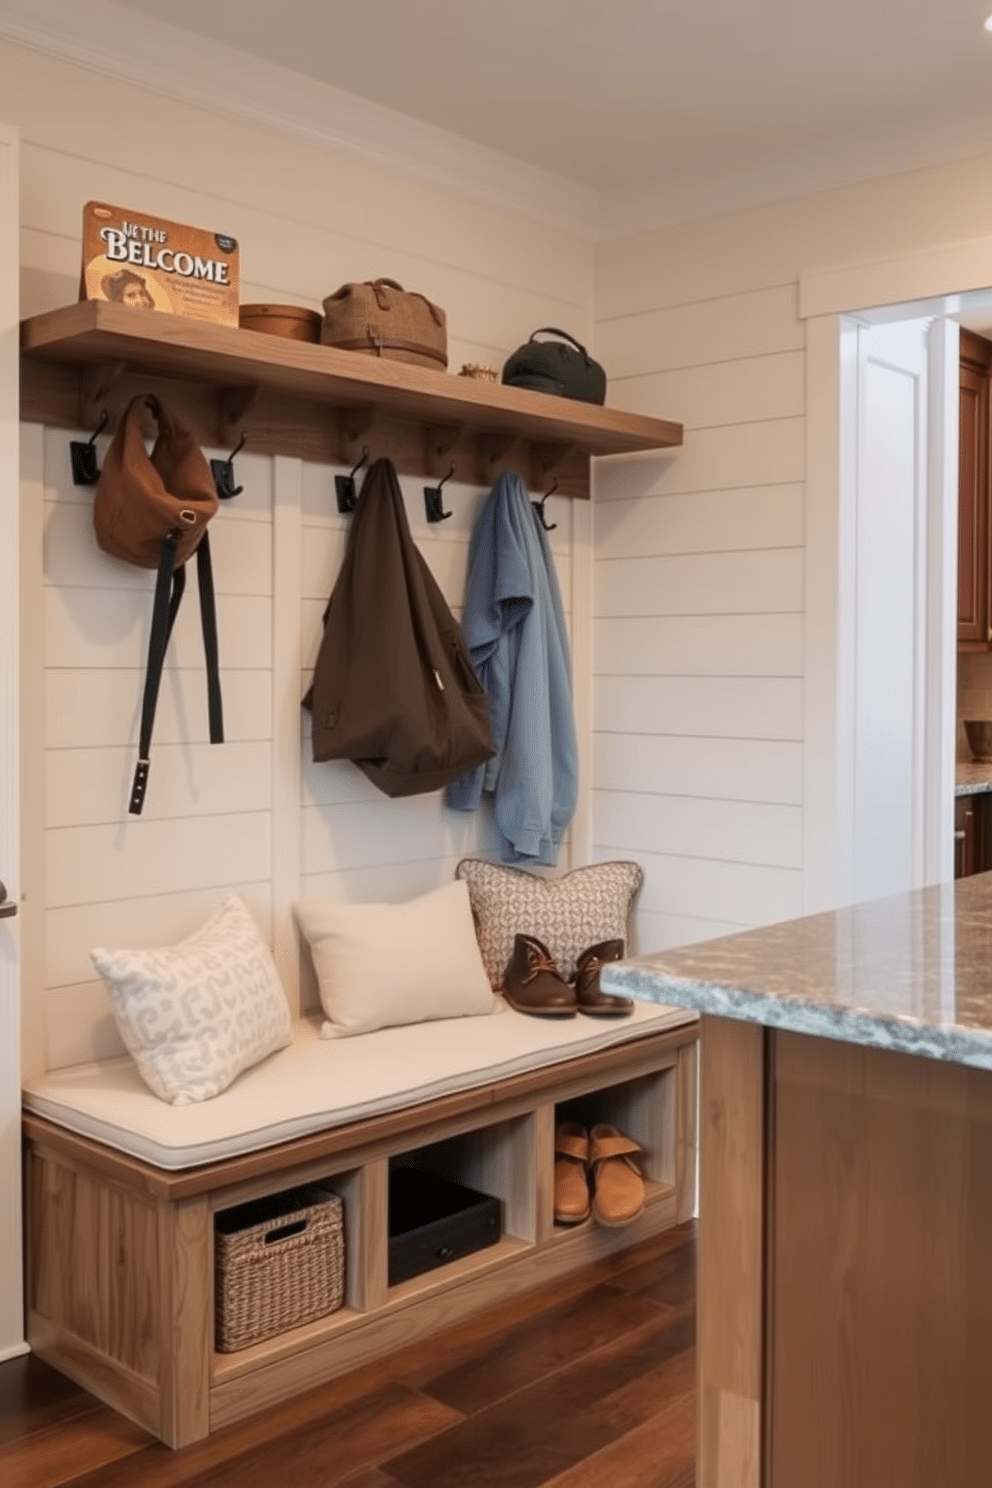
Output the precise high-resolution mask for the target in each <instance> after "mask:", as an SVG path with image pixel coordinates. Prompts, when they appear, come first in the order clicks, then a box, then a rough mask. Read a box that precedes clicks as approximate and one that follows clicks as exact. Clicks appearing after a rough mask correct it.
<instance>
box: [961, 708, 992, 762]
mask: <svg viewBox="0 0 992 1488" xmlns="http://www.w3.org/2000/svg"><path fill="white" fill-rule="evenodd" d="M964 731H965V734H966V735H967V737H968V747H969V748H970V750H971V752H972V754H973V755H974V757H975V759H976V760H992V719H989V718H966V719H965V721H964Z"/></svg>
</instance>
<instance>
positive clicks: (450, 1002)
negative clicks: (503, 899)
mask: <svg viewBox="0 0 992 1488" xmlns="http://www.w3.org/2000/svg"><path fill="white" fill-rule="evenodd" d="M296 917H297V919H298V920H299V923H300V928H301V929H302V931H303V934H304V935H305V936H306V938H307V942H308V943H309V946H310V951H311V954H312V956H313V964H314V970H315V971H316V973H317V984H318V987H319V989H320V1002H321V1006H322V1007H323V1009H324V1014H325V1016H326V1018H327V1022H326V1023H325V1024H324V1026H323V1028H322V1029H321V1032H322V1034H323V1036H324V1038H339V1037H342V1036H345V1035H348V1034H354V1033H371V1032H372V1030H373V1029H375V1028H390V1027H393V1026H395V1025H396V1024H400V1023H426V1022H427V1021H429V1020H430V1019H434V1018H464V1017H469V1016H474V1015H477V1014H481V1013H492V1012H494V1011H495V1010H496V1007H497V1003H496V999H495V998H494V997H493V994H492V989H491V987H490V985H489V978H488V977H487V976H486V969H485V967H484V966H483V964H482V957H481V955H480V954H479V946H478V942H477V941H476V938H475V927H474V926H473V923H472V910H471V907H470V905H469V899H468V890H467V888H466V887H465V885H464V884H463V883H450V884H445V885H444V887H443V888H440V889H433V890H432V891H431V892H430V893H429V894H422V895H421V896H420V898H418V899H410V900H407V901H406V903H404V904H343V903H339V902H337V901H335V900H306V901H304V902H302V903H300V904H297V905H296Z"/></svg>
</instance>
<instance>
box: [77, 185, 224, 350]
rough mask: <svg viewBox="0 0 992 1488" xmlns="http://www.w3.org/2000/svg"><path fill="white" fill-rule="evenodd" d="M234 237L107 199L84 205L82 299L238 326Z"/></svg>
mask: <svg viewBox="0 0 992 1488" xmlns="http://www.w3.org/2000/svg"><path fill="white" fill-rule="evenodd" d="M239 277H240V263H239V255H238V243H237V239H236V238H232V237H229V236H228V235H227V234H225V233H214V232H209V231H207V230H205V229H203V228H198V227H189V226H187V225H186V224H184V223H179V222H169V221H167V220H166V219H165V218H164V217H151V216H148V215H147V214H146V213H144V212H133V211H131V210H130V209H129V208H127V207H114V206H110V205H109V204H108V203H107V202H93V201H91V202H87V203H86V205H85V207H84V208H83V272H82V280H81V283H80V295H79V297H80V299H83V300H109V301H113V302H116V303H117V304H121V305H131V306H134V307H136V308H139V309H145V310H163V311H165V312H166V313H167V314H171V315H185V316H188V317H190V318H191V319H193V320H212V321H217V322H219V323H220V324H222V325H233V326H236V325H237V324H238V291H239Z"/></svg>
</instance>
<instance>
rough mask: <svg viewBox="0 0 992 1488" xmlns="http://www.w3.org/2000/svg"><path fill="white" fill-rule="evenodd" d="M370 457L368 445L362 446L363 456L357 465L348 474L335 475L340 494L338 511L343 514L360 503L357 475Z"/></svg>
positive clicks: (336, 486)
mask: <svg viewBox="0 0 992 1488" xmlns="http://www.w3.org/2000/svg"><path fill="white" fill-rule="evenodd" d="M368 457H369V447H368V445H367V444H366V445H363V446H362V458H361V459H360V460H359V462H358V464H357V465H353V466H352V468H351V470H350V472H349V473H348V474H347V475H336V476H335V477H334V489H335V491H336V492H337V496H338V511H339V512H341V513H342V515H343V516H347V515H348V513H349V512H353V511H354V510H355V507H356V506H357V505H358V490H357V488H356V486H355V476H356V475H357V474H358V472H359V471H360V470H361V468H362V466H363V465H364V464H365V462H366V460H367V459H368Z"/></svg>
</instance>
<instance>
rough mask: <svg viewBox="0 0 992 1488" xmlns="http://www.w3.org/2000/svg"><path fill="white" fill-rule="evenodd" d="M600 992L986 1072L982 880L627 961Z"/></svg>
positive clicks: (991, 988)
mask: <svg viewBox="0 0 992 1488" xmlns="http://www.w3.org/2000/svg"><path fill="white" fill-rule="evenodd" d="M602 984H603V987H604V988H608V989H609V990H610V991H614V992H626V993H629V994H630V995H631V996H634V997H640V998H646V999H647V1000H648V1001H650V1002H660V1003H671V1004H674V1005H675V1006H679V1007H690V1008H696V1009H697V1010H698V1011H699V1012H702V1013H712V1014H715V1015H716V1016H717V1017H724V1018H740V1019H743V1020H744V1021H745V1022H749V1023H762V1024H765V1025H766V1026H768V1027H770V1028H783V1029H790V1030H791V1031H793V1032H795V1033H811V1034H819V1035H822V1036H823V1037H826V1038H833V1039H840V1040H842V1041H844V1042H847V1043H855V1044H869V1045H872V1046H874V1047H877V1048H881V1049H894V1050H898V1051H900V1052H902V1053H906V1054H917V1055H922V1056H925V1057H927V1058H930V1059H945V1060H949V1061H951V1062H952V1063H955V1064H971V1065H978V1066H980V1067H981V1068H983V1069H992V873H979V874H975V875H974V876H973V877H971V878H962V879H958V880H957V882H955V883H948V884H941V885H939V886H937V887H935V888H929V889H920V890H917V891H916V892H914V893H911V894H904V895H899V896H898V897H896V898H893V899H877V900H874V901H872V902H870V903H867V904H859V905H854V906H852V907H851V908H848V909H841V910H834V911H831V912H829V913H827V914H818V915H809V916H806V917H804V918H803V919H798V920H789V921H786V922H785V923H784V924H781V925H770V926H767V927H765V928H762V929H758V930H747V931H744V932H742V933H741V934H738V935H727V936H722V937H721V938H720V939H719V940H710V941H704V942H702V943H701V944H699V945H695V946H685V947H683V948H682V949H679V950H672V951H662V952H660V953H659V954H657V955H653V956H641V957H637V958H632V959H630V960H628V961H623V962H619V963H617V964H616V965H614V966H604V968H603V971H602Z"/></svg>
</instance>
